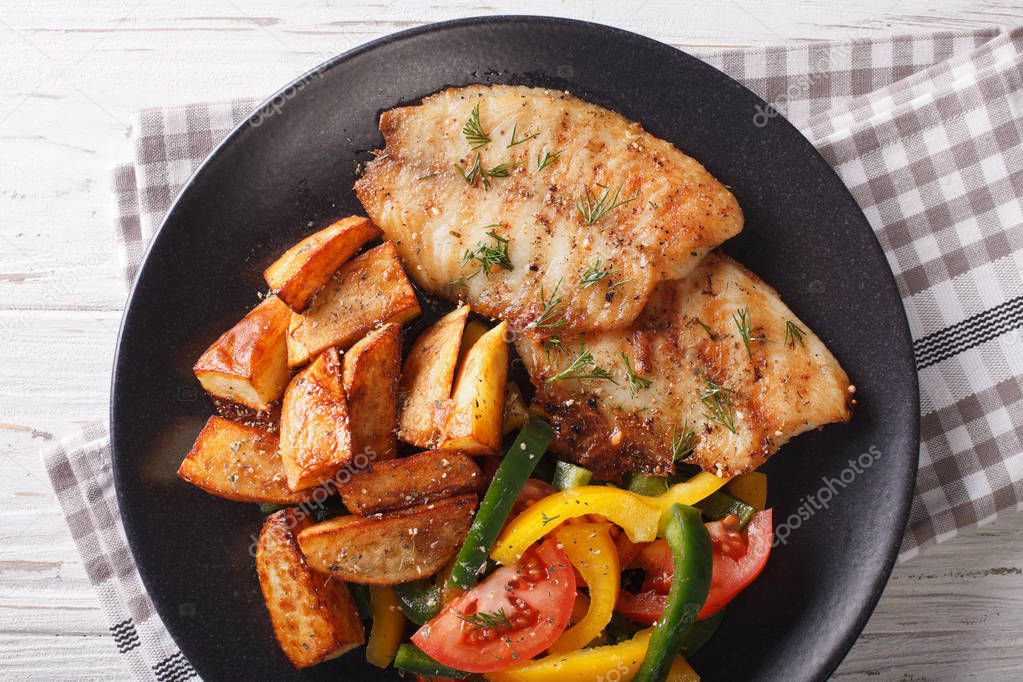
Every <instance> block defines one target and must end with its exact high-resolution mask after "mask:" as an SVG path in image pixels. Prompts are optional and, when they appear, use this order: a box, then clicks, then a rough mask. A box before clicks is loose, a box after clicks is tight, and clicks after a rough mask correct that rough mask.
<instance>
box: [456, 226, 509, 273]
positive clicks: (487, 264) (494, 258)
mask: <svg viewBox="0 0 1023 682" xmlns="http://www.w3.org/2000/svg"><path fill="white" fill-rule="evenodd" d="M486 227H499V223H494V224H493V225H487V226H486ZM487 236H488V237H490V238H491V239H493V240H494V243H493V244H486V243H484V242H477V243H476V248H475V249H466V250H465V254H464V255H463V256H462V267H465V266H466V265H468V264H469V263H471V262H473V261H476V262H477V263H479V264H480V269H481V270H482V271H483V274H485V275H486V276H487V277H490V271H491V269H492V268H504V269H505V270H512V269H514V268H513V266H512V262H511V258H510V257H509V256H508V240H507V239H506V238H504V237H502V236H501V235H499V234H497V233H496V232H494V231H493V230H488V231H487ZM477 274H479V270H477V271H476V272H475V273H473V274H472V275H470V277H474V276H475V275H477Z"/></svg>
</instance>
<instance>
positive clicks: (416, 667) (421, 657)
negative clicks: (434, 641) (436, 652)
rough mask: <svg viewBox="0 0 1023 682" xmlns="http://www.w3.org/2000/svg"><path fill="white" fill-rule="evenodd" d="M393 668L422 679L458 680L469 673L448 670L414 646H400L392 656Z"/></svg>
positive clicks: (452, 669)
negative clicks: (443, 678) (422, 677)
mask: <svg viewBox="0 0 1023 682" xmlns="http://www.w3.org/2000/svg"><path fill="white" fill-rule="evenodd" d="M394 667H395V668H397V669H398V670H404V671H405V672H410V673H413V674H415V675H422V676H424V677H445V678H448V679H452V680H459V679H462V678H463V677H468V676H469V673H467V672H464V671H462V670H455V669H454V668H449V667H447V666H446V665H444V664H443V663H438V662H437V661H435V660H433V659H432V658H430V657H429V656H427V655H426V654H425V653H424V652H423V650H422V649H420V648H419V647H417V646H416V645H415V644H402V645H401V646H399V647H398V653H397V654H395V656H394Z"/></svg>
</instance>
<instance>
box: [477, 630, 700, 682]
mask: <svg viewBox="0 0 1023 682" xmlns="http://www.w3.org/2000/svg"><path fill="white" fill-rule="evenodd" d="M651 632H652V630H644V631H642V632H638V633H636V636H635V637H633V638H632V639H629V640H626V641H624V642H621V643H620V644H610V645H608V646H600V647H594V648H592V649H580V650H578V651H573V652H571V653H568V654H554V655H550V656H545V657H544V658H541V659H538V660H535V661H528V662H526V663H523V664H522V665H520V666H516V667H514V668H507V669H505V670H499V671H497V672H492V673H487V679H488V680H490V681H491V682H593V680H599V679H605V680H607V679H612V677H613V678H614V679H617V680H619V681H620V682H629V680H632V679H634V677H635V675H636V672H637V670H638V669H639V666H640V662H641V661H642V660H643V657H644V655H645V654H646V651H647V647H648V645H649V642H650V633H651ZM671 674H672V675H675V674H677V675H678V677H677V678H675V677H672V678H671V679H672V682H674V681H675V680H676V679H678V680H679V682H698V680H699V679H700V677H699V675H697V674H696V673H695V672H694V671H693V669H692V668H691V667H689V664H688V663H686V661H685V659H683V658H682V657H678V658H676V660H675V662H674V664H673V665H672V667H671Z"/></svg>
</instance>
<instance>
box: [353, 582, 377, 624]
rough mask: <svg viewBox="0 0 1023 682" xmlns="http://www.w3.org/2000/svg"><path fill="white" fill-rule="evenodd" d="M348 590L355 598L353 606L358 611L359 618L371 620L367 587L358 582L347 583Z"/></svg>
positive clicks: (371, 610)
mask: <svg viewBox="0 0 1023 682" xmlns="http://www.w3.org/2000/svg"><path fill="white" fill-rule="evenodd" d="M348 591H349V592H351V593H352V599H354V600H355V608H356V609H357V610H358V612H359V620H373V607H372V606H371V605H370V603H369V588H368V587H366V586H365V585H359V584H358V583H348Z"/></svg>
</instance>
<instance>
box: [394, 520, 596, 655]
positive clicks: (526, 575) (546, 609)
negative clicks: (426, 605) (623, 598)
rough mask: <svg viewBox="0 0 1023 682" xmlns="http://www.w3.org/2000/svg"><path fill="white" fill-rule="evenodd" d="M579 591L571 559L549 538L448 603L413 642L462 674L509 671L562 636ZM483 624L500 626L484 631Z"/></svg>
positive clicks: (492, 626)
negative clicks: (505, 669) (512, 563)
mask: <svg viewBox="0 0 1023 682" xmlns="http://www.w3.org/2000/svg"><path fill="white" fill-rule="evenodd" d="M575 592H576V585H575V576H574V575H573V573H572V564H571V563H570V562H569V559H568V556H567V555H566V554H565V553H564V552H563V551H562V550H560V549H558V546H557V544H556V542H555V541H553V540H547V541H546V542H544V543H543V544H541V545H540V546H539V547H537V548H536V549H534V550H530V551H529V552H527V553H526V554H525V555H524V556H523V557H522V559H520V560H519V562H518V563H517V564H515V565H514V566H505V567H503V568H499V569H497V570H496V571H494V573H493V574H492V575H490V577H488V578H487V579H486V580H484V581H483V582H481V583H480V584H479V585H477V586H476V587H474V588H473V589H471V590H469V591H468V592H466V593H465V594H463V595H462V596H461V597H459V598H458V599H456V600H454V601H453V602H451V603H450V604H448V606H447V608H445V609H444V610H443V611H441V613H440V614H438V615H437V616H436V617H434V618H433V620H431V621H430V622H429V623H427V624H426V625H424V626H423V627H421V628H419V631H418V632H416V634H414V635H413V636H412V642H413V643H414V644H415V645H416V646H418V647H419V648H420V649H422V650H423V651H424V652H426V653H427V654H428V655H429V656H432V657H433V658H434V659H435V660H437V661H439V662H440V663H443V664H444V665H447V666H450V667H452V668H455V669H457V670H465V671H466V672H471V673H488V672H493V671H495V670H501V669H503V668H508V667H510V666H512V665H516V664H518V663H522V662H523V661H525V660H527V659H530V658H533V657H534V656H536V655H537V654H539V653H540V652H541V651H543V650H544V649H546V648H547V647H549V646H550V645H551V644H553V643H554V641H555V640H557V639H558V637H560V636H561V633H562V632H564V631H565V628H566V627H568V620H569V617H570V616H571V614H572V605H573V603H574V602H575ZM481 621H488V622H487V623H486V624H487V625H490V623H495V622H496V623H498V624H496V625H490V626H489V627H481V625H482V624H483V623H481Z"/></svg>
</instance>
